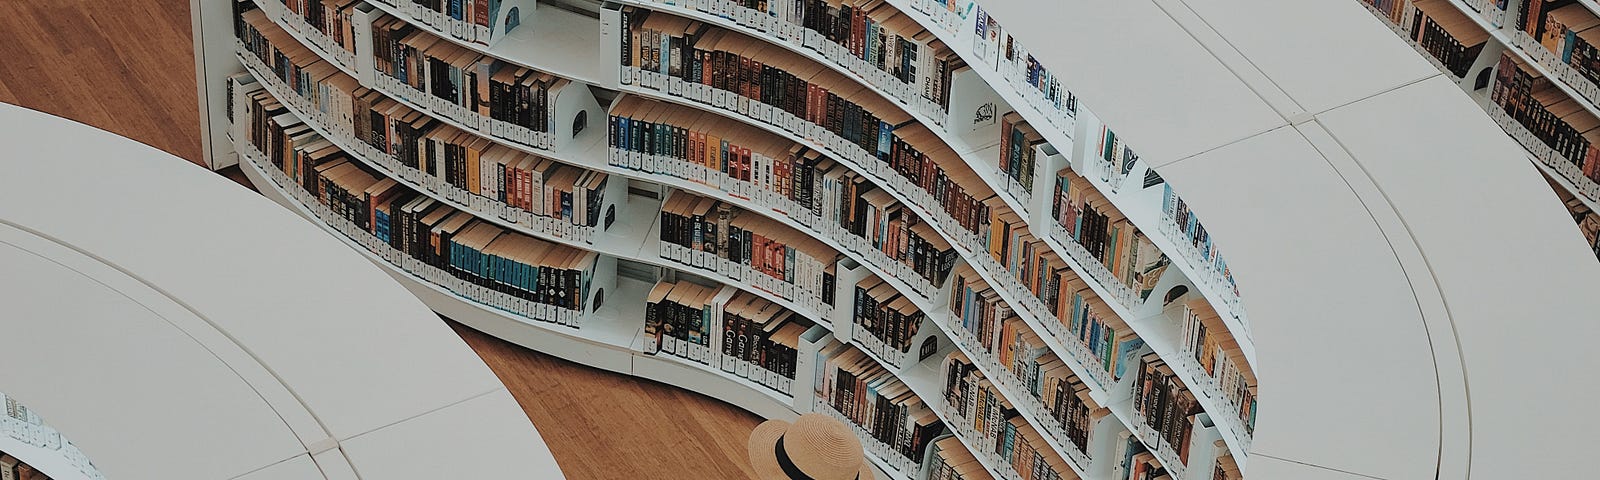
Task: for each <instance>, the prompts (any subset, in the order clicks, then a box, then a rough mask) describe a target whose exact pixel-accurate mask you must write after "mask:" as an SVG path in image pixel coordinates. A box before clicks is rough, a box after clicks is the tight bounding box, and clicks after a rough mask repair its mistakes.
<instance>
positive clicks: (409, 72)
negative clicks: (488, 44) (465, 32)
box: [372, 16, 571, 149]
mask: <svg viewBox="0 0 1600 480" xmlns="http://www.w3.org/2000/svg"><path fill="white" fill-rule="evenodd" d="M372 44H373V47H372V48H373V55H372V56H373V68H374V69H375V70H376V71H377V73H378V74H380V75H381V76H382V78H383V80H384V86H385V87H389V88H393V89H395V90H398V91H399V93H400V94H401V95H403V96H406V98H408V99H410V100H413V101H416V102H418V103H423V104H426V105H428V106H429V107H430V108H432V109H433V110H434V111H437V112H440V113H441V114H444V115H446V116H448V117H449V118H451V119H452V120H455V121H457V122H461V123H463V124H466V125H467V126H469V127H471V128H475V129H477V130H478V131H480V132H487V133H489V134H490V135H491V136H494V137H496V138H502V139H505V140H512V141H516V142H518V143H522V144H525V145H528V146H532V147H535V148H543V149H551V148H553V147H554V142H555V137H554V134H553V133H552V132H554V131H555V129H556V127H555V123H556V122H557V121H558V119H557V118H556V117H555V115H553V112H552V110H553V108H554V105H553V103H552V102H553V101H554V98H555V97H554V96H553V95H552V92H556V91H560V90H561V89H562V88H564V87H566V86H567V85H568V84H570V83H571V80H568V79H565V78H560V77H556V76H555V75H551V74H549V73H545V72H540V71H538V70H533V69H529V68H526V67H521V66H517V65H513V64H509V63H506V62H504V61H501V60H498V59H495V58H494V57H489V56H485V55H483V54H480V53H478V52H476V51H473V50H469V49H467V48H463V47H461V46H459V45H456V44H455V43H452V42H450V41H448V40H445V39H443V38H440V37H439V36H437V35H434V34H433V33H432V32H430V31H428V30H424V29H420V28H417V27H415V26H414V25H412V24H411V23H410V22H407V21H405V20H403V19H400V18H397V17H389V16H385V17H382V18H380V19H378V20H375V21H373V24H372Z"/></svg>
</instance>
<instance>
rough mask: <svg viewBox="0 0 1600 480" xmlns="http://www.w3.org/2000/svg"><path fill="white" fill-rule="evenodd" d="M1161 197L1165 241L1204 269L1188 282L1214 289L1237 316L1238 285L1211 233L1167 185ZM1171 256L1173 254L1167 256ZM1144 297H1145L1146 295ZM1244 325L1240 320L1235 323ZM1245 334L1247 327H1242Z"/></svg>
mask: <svg viewBox="0 0 1600 480" xmlns="http://www.w3.org/2000/svg"><path fill="white" fill-rule="evenodd" d="M1161 188H1162V196H1161V214H1162V219H1163V220H1164V222H1163V223H1164V224H1163V225H1162V227H1163V229H1164V230H1165V232H1164V233H1166V234H1167V235H1168V237H1169V238H1173V239H1175V240H1177V241H1178V242H1179V244H1180V247H1183V248H1185V249H1186V250H1182V251H1179V252H1176V253H1177V254H1179V255H1184V256H1187V257H1189V260H1190V261H1191V262H1193V264H1194V265H1195V266H1196V267H1199V268H1202V269H1205V270H1206V271H1204V272H1200V273H1199V274H1200V278H1191V280H1194V281H1195V282H1199V283H1204V284H1207V285H1210V286H1211V287H1213V288H1215V289H1216V290H1217V291H1218V292H1219V293H1221V294H1222V295H1223V296H1224V299H1223V300H1224V301H1225V302H1227V303H1228V305H1229V306H1231V307H1233V308H1234V310H1233V314H1234V315H1235V316H1237V315H1238V314H1239V310H1238V303H1239V284H1238V282H1236V281H1234V279H1233V272H1232V271H1230V270H1228V261H1227V260H1226V259H1224V258H1223V256H1222V248H1221V247H1220V246H1218V245H1217V244H1216V241H1215V239H1213V238H1211V232H1209V231H1207V230H1206V226H1205V224H1202V223H1200V217H1198V216H1196V215H1195V213H1194V210H1193V209H1191V208H1189V203H1188V202H1186V201H1184V200H1183V197H1180V196H1178V192H1177V191H1176V190H1173V189H1172V184H1171V183H1163V184H1162V186H1161ZM1168 253H1173V252H1168ZM1146 295H1148V294H1146ZM1239 320H1240V321H1241V322H1244V319H1243V318H1240V319H1239ZM1244 326H1245V328H1246V331H1247V332H1248V328H1249V325H1248V324H1245V325H1244Z"/></svg>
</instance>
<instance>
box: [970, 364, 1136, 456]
mask: <svg viewBox="0 0 1600 480" xmlns="http://www.w3.org/2000/svg"><path fill="white" fill-rule="evenodd" d="M942 372H943V373H944V376H945V378H944V387H943V392H944V395H945V402H946V405H947V406H948V408H949V410H950V414H951V417H953V418H955V419H956V420H955V421H959V422H961V423H963V424H964V425H961V426H959V427H958V428H959V429H960V430H961V431H963V432H966V433H968V434H969V435H971V436H973V437H975V438H974V441H976V442H979V443H981V446H980V447H979V448H982V449H984V450H985V452H984V453H985V454H989V455H992V458H996V459H999V460H1000V461H1001V462H1004V463H1005V466H1006V467H1009V468H1011V469H1012V470H1014V471H1015V472H1016V473H1017V474H1018V475H1019V476H1020V477H1021V478H1037V479H1045V478H1059V479H1076V478H1078V477H1077V474H1076V472H1075V471H1074V470H1073V469H1072V467H1071V466H1070V465H1069V464H1068V463H1067V461H1066V460H1065V459H1063V458H1062V457H1061V456H1060V455H1059V454H1058V453H1057V452H1056V451H1055V449H1053V448H1052V447H1051V446H1050V443H1049V442H1047V441H1046V440H1045V436H1046V435H1051V433H1050V432H1048V431H1041V430H1040V429H1039V427H1038V426H1035V425H1032V424H1030V423H1028V422H1027V420H1026V418H1024V417H1022V416H1021V415H1019V414H1018V412H1017V409H1016V406H1015V404H1013V403H1012V402H1011V400H1010V399H1008V398H1005V396H1004V395H1002V394H1001V393H1000V390H999V389H998V388H997V387H996V386H995V384H994V379H990V378H986V377H984V375H983V372H982V371H980V370H979V369H978V367H977V366H976V365H974V364H973V362H972V360H971V359H970V358H968V357H967V356H966V354H964V353H961V352H959V351H956V352H951V353H950V354H949V355H947V356H946V357H945V360H944V363H943V368H942ZM1057 390H1059V389H1052V393H1054V392H1055V391H1057ZM1085 413H1086V415H1085V418H1084V419H1083V421H1084V422H1087V423H1091V424H1092V423H1093V422H1094V421H1097V420H1098V419H1099V418H1100V417H1103V416H1104V414H1098V413H1097V415H1098V416H1096V417H1095V420H1089V419H1088V418H1087V412H1085ZM1082 450H1083V448H1082V447H1081V446H1080V447H1079V451H1082Z"/></svg>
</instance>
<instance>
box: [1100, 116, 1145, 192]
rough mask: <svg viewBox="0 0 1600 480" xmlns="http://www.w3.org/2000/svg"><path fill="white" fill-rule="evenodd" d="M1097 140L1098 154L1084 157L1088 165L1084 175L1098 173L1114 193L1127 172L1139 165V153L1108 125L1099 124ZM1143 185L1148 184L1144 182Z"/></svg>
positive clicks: (1124, 180) (1126, 175)
mask: <svg viewBox="0 0 1600 480" xmlns="http://www.w3.org/2000/svg"><path fill="white" fill-rule="evenodd" d="M1099 140H1100V143H1099V144H1098V147H1099V148H1096V149H1095V151H1096V152H1098V154H1097V155H1093V156H1089V157H1088V158H1086V159H1085V160H1086V161H1085V165H1088V168H1086V169H1085V170H1086V173H1085V175H1095V174H1098V175H1099V177H1100V179H1101V180H1102V181H1104V182H1105V183H1106V184H1107V185H1109V186H1110V190H1111V193H1116V192H1118V191H1119V189H1120V188H1121V187H1122V184H1123V183H1124V182H1126V180H1127V178H1128V174H1129V173H1132V172H1133V169H1134V167H1136V166H1138V165H1139V154H1138V153H1135V152H1134V151H1133V147H1132V146H1130V145H1128V143H1127V142H1126V141H1124V140H1123V138H1122V137H1121V136H1119V135H1117V132H1116V131H1115V130H1112V129H1111V127H1109V126H1106V125H1101V126H1100V137H1099ZM1144 186H1145V187H1149V186H1150V185H1149V183H1148V182H1146V184H1145V185H1144Z"/></svg>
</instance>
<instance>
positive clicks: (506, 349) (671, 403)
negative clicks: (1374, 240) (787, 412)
mask: <svg viewBox="0 0 1600 480" xmlns="http://www.w3.org/2000/svg"><path fill="white" fill-rule="evenodd" d="M0 102H6V103H11V104H15V105H21V106H23V107H27V108H31V109H35V110H40V111H43V112H48V113H52V114H55V115H59V116H62V117H66V118H70V119H73V120H76V121H79V122H83V123H86V124H89V125H93V126H95V127H99V128H101V129H105V130H109V131H111V132H114V133H117V134H120V135H123V136H126V137H129V138H132V139H134V140H138V141H140V142H144V143H145V144H148V145H151V146H153V147H156V148H159V149H161V150H164V151H167V152H169V153H172V154H174V155H177V156H179V157H182V158H184V159H187V160H189V161H192V162H196V163H199V161H200V136H199V120H198V115H199V114H198V105H197V104H196V99H195V76H194V55H193V48H192V46H191V43H190V25H189V13H188V2H186V1H183V0H97V1H91V0H51V1H48V2H32V1H22V0H3V1H0ZM42 160H43V161H51V160H53V159H42ZM195 200H196V201H204V199H195ZM450 326H451V327H453V328H454V329H455V330H456V332H457V333H458V334H460V335H461V337H462V339H464V340H465V341H466V342H467V344H468V345H471V346H472V348H473V349H474V350H476V351H477V352H478V355H479V356H481V357H482V358H483V360H484V362H485V363H487V364H488V365H489V367H490V368H492V369H493V370H494V372H495V373H496V374H498V375H499V376H500V380H501V381H503V382H505V384H506V386H507V387H509V388H510V389H511V392H512V394H514V395H515V396H516V398H517V400H518V401H519V402H520V403H521V404H522V407H523V410H524V411H526V412H527V413H528V417H529V418H531V419H532V420H533V423H534V425H537V426H538V428H539V432H540V433H541V434H542V435H543V436H544V438H545V441H546V442H547V443H548V444H549V446H550V451H551V453H553V454H554V455H555V458H556V461H557V463H559V464H560V465H561V468H562V470H563V471H564V472H565V473H566V475H567V478H571V479H623V478H668V479H680V478H681V479H704V480H711V479H741V478H749V477H750V475H751V472H750V470H749V467H748V466H747V465H746V463H745V460H744V456H745V455H744V440H745V437H746V436H747V435H748V434H749V433H750V430H751V429H752V428H754V427H755V425H756V424H757V423H759V422H760V419H759V418H757V417H756V416H754V415H751V414H750V413H748V412H745V411H743V410H740V409H738V408H736V407H733V406H730V405H728V404H726V403H722V402H721V401H718V400H715V399H712V398H709V397H706V396H703V395H699V394H696V393H693V392H688V391H685V390H682V389H679V388H676V387H671V386H667V385H663V384H659V383H655V382H650V381H646V380H639V379H635V378H632V377H627V376H623V375H617V374H613V373H609V372H604V371H600V370H596V369H592V368H588V367H584V366H581V365H576V364H573V363H570V362H566V361H564V360H561V359H558V358H554V357H551V356H548V355H544V354H540V353H537V352H532V351H529V350H527V349H524V348H521V347H518V346H516V345H512V344H510V343H507V342H504V341H501V340H499V339H496V338H493V337H490V336H488V335H484V334H482V333H479V332H477V331H475V330H472V329H470V328H466V327H463V326H461V325H459V324H455V323H450Z"/></svg>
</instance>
